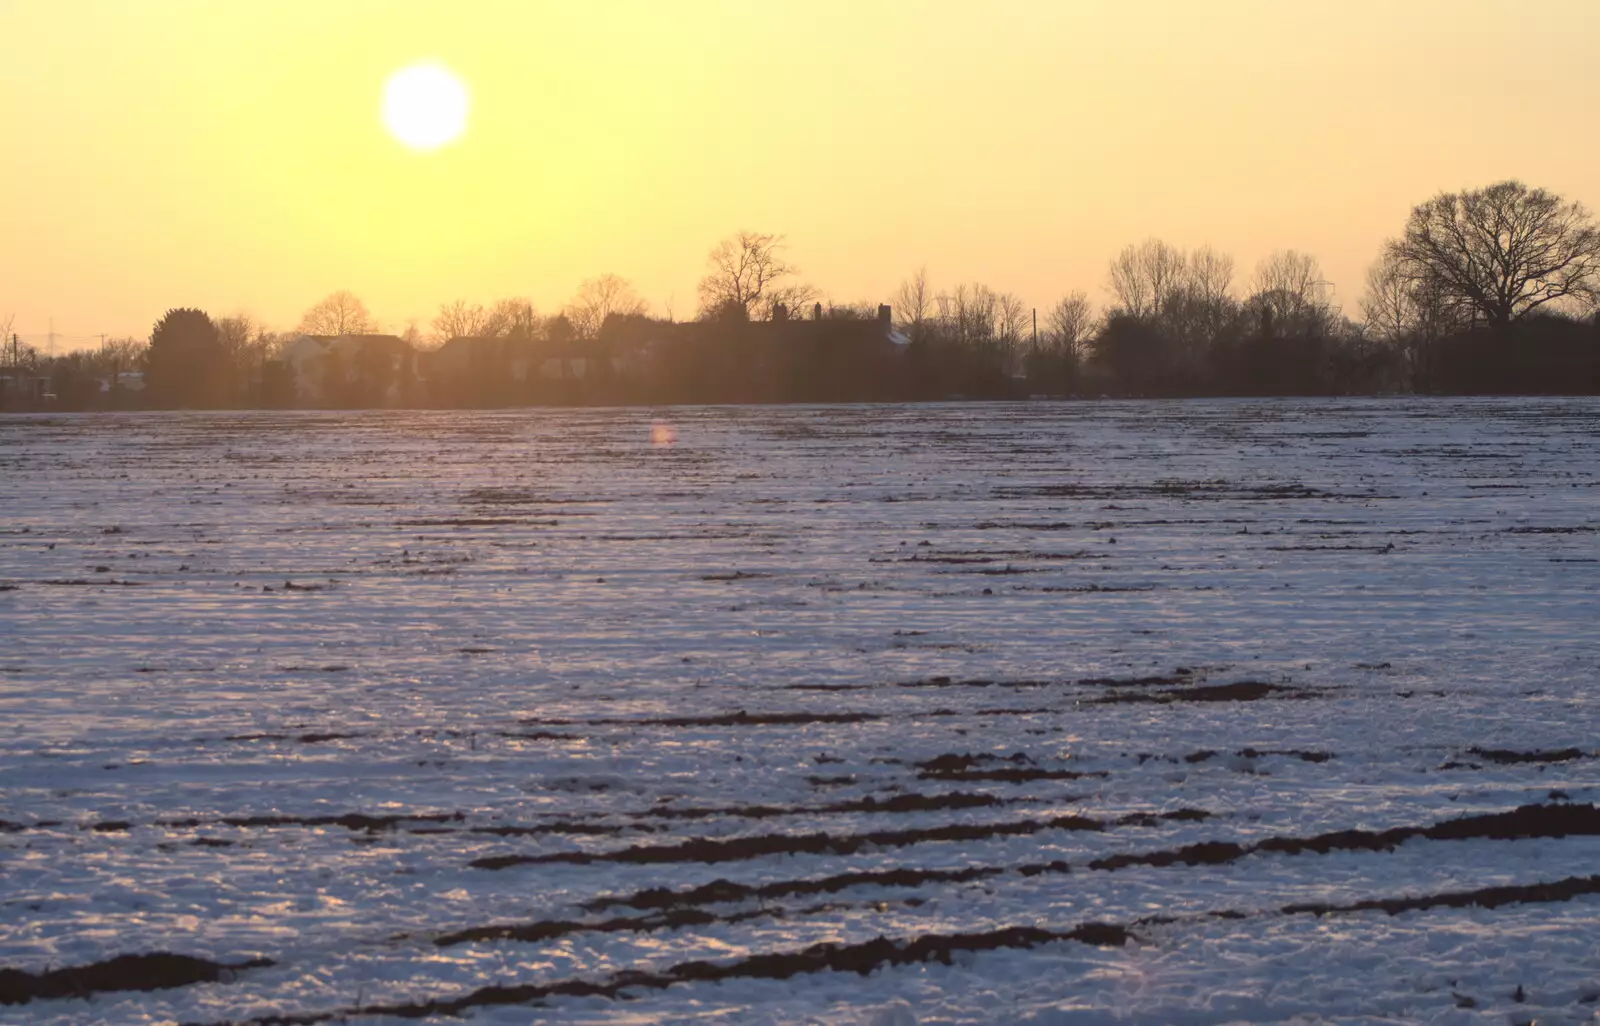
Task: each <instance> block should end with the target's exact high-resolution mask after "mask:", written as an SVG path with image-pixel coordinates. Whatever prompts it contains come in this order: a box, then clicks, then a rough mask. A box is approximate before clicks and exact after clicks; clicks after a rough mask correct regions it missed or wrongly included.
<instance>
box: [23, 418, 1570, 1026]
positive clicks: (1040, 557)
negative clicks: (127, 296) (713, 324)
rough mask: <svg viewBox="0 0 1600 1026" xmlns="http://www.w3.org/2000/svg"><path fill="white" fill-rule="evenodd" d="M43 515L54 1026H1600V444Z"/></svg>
mask: <svg viewBox="0 0 1600 1026" xmlns="http://www.w3.org/2000/svg"><path fill="white" fill-rule="evenodd" d="M654 420H666V421H669V422H670V426H671V428H672V429H674V430H675V432H676V443H675V444H671V445H667V444H658V443H661V442H665V441H666V440H667V439H668V438H669V437H670V435H671V432H668V431H657V432H655V433H654V437H653V433H652V422H653V421H654ZM0 483H3V485H4V493H3V494H4V499H3V503H0V820H3V823H0V880H3V889H0V967H3V969H0V999H5V1000H11V1001H20V1000H21V999H23V998H26V997H32V998H33V1000H31V1001H30V1002H29V1003H27V1004H15V1003H13V1004H0V1019H4V1020H5V1021H15V1022H63V1023H64V1022H74V1023H76V1022H90V1021H106V1022H148V1023H154V1022H168V1021H179V1022H196V1023H216V1022H222V1021H235V1022H238V1021H246V1020H252V1019H255V1020H264V1021H270V1017H272V1016H284V1017H287V1018H286V1019H284V1020H280V1021H307V1022H309V1021H319V1019H326V1018H335V1017H339V1016H345V1015H348V1016H350V1017H351V1021H354V1022H371V1023H382V1022H385V1021H395V1022H398V1021H402V1019H401V1017H403V1016H411V1015H418V1014H428V1013H430V1012H431V1013H433V1014H435V1015H436V1016H437V1017H438V1018H439V1019H440V1020H441V1021H443V1020H444V1017H445V1016H447V1015H448V1014H451V1013H459V1014H462V1015H465V1016H468V1017H469V1018H470V1019H471V1020H473V1021H481V1022H489V1023H522V1022H528V1021H550V1022H562V1023H593V1022H632V1023H688V1022H691V1021H694V1022H700V1021H712V1022H725V1023H745V1022H756V1023H779V1022H784V1023H787V1022H805V1021H815V1022H826V1023H879V1024H883V1026H898V1024H903V1023H911V1022H919V1023H997V1022H1007V1023H1030V1024H1040V1026H1043V1024H1057V1023H1079V1022H1104V1021H1126V1022H1135V1023H1152V1024H1154V1023H1224V1022H1230V1021H1235V1020H1245V1021H1293V1022H1300V1023H1305V1022H1321V1021H1333V1020H1337V1021H1340V1022H1442V1023H1471V1022H1490V1023H1508V1022H1527V1021H1533V1020H1538V1021H1540V1022H1583V1021H1591V1020H1592V1019H1593V1017H1594V1013H1595V1010H1596V1008H1597V1004H1596V1001H1597V998H1600V933H1597V929H1596V924H1597V922H1600V877H1597V876H1595V875H1594V874H1597V873H1600V813H1597V811H1596V809H1595V807H1594V805H1593V804H1592V803H1593V802H1595V801H1596V797H1597V785H1600V762H1597V759H1596V755H1597V751H1596V749H1597V747H1600V742H1597V740H1596V736H1595V734H1596V729H1595V728H1596V724H1597V722H1600V718H1597V713H1600V703H1597V701H1596V697H1595V685H1596V680H1597V671H1600V638H1597V636H1596V626H1595V625H1596V624H1597V623H1600V562H1597V560H1600V533H1597V532H1600V403H1596V402H1593V401H1575V400H1524V401H1459V402H1458V401H1442V400H1423V399H1404V400H1395V401H1350V402H1343V401H1341V402H1331V401H1330V402H1179V403H1126V404H1124V403H1093V404H1072V405H1067V404H1032V405H1013V406H993V405H962V406H948V407H941V406H933V407H911V406H904V407H891V408H873V407H845V408H761V409H744V408H731V409H681V410H673V411H664V412H657V413H655V414H652V413H650V412H647V411H586V412H584V411H578V412H572V411H518V412H496V413H371V414H367V413H362V414H302V413H291V414H246V415H236V414H193V415H167V414H151V415H128V416H82V417H42V418H39V417H35V418H28V417H14V418H0ZM1519 808H1521V809H1522V811H1521V812H1514V811H1513V810H1517V809H1519ZM713 884H715V885H716V886H709V885H713ZM1540 885H1543V886H1540ZM1392 899H1393V900H1392ZM1400 899H1405V900H1400ZM1385 902H1387V904H1384V903H1385ZM1363 903H1365V904H1363ZM1308 906H1315V907H1308ZM1093 924H1098V925H1093ZM880 937H883V938H887V939H888V941H887V942H883V943H877V939H878V938H880ZM818 945H826V946H820V947H818ZM158 952H171V953H176V954H178V955H184V956H190V960H165V961H162V960H146V961H144V962H133V961H128V960H124V961H122V962H113V963H111V964H110V965H105V964H104V963H106V962H107V960H110V959H112V958H114V957H115V956H122V955H151V954H154V953H158ZM255 960H270V961H271V964H270V965H268V964H261V963H259V962H257V963H256V964H255V965H254V967H247V968H232V969H228V968H222V967H224V966H234V967H239V966H243V965H244V964H245V963H248V962H254V961H255ZM96 966H99V967H100V968H99V969H96V968H95V967H96ZM5 970H11V971H10V972H7V971H5ZM51 972H54V975H49V974H50V973H51ZM189 980H195V981H198V982H186V981H189ZM155 983H171V984H179V985H176V986H169V987H164V988H162V989H155V990H148V991H141V990H129V989H116V988H125V987H128V986H130V985H136V984H155ZM495 987H499V988H502V989H493V988H495ZM430 1002H432V1004H430ZM294 1017H301V1018H294Z"/></svg>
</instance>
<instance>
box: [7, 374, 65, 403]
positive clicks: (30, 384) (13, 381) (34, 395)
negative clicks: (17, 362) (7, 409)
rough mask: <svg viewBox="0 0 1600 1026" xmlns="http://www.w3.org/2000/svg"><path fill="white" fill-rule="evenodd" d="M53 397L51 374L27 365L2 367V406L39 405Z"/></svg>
mask: <svg viewBox="0 0 1600 1026" xmlns="http://www.w3.org/2000/svg"><path fill="white" fill-rule="evenodd" d="M53 399H55V394H54V393H53V392H52V391H51V389H50V377H49V375H47V374H40V373H39V372H38V371H36V370H34V369H33V368H31V367H27V366H12V367H0V406H17V407H23V406H37V405H39V404H40V403H45V402H49V401H51V400H53Z"/></svg>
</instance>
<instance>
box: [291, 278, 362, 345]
mask: <svg viewBox="0 0 1600 1026" xmlns="http://www.w3.org/2000/svg"><path fill="white" fill-rule="evenodd" d="M300 330H301V331H303V332H305V333H306V334H307V335H364V334H367V333H368V332H374V331H377V330H378V320H377V318H375V317H373V316H372V314H371V313H370V312H368V310H367V305H366V304H365V303H363V302H362V301H361V300H360V299H358V298H357V297H356V295H355V293H353V292H350V291H349V290H347V289H340V290H339V291H338V292H334V293H330V294H329V295H328V296H327V298H325V299H323V300H322V302H320V303H318V304H317V305H316V306H313V307H312V308H311V309H309V310H307V311H306V312H305V314H304V316H302V317H301V318H300Z"/></svg>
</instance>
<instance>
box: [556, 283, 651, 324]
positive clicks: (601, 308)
mask: <svg viewBox="0 0 1600 1026" xmlns="http://www.w3.org/2000/svg"><path fill="white" fill-rule="evenodd" d="M649 309H650V304H649V303H647V302H645V301H644V299H643V298H641V297H640V295H639V293H637V292H635V291H634V289H633V285H632V284H631V283H630V282H629V281H628V279H626V278H622V277H619V276H617V275H615V274H602V275H601V276H600V277H598V278H590V279H589V280H587V281H585V282H584V283H583V284H581V285H579V286H578V294H577V295H576V296H574V297H573V299H572V302H570V303H568V304H567V308H566V310H565V311H563V312H564V313H565V314H566V315H567V320H569V321H571V322H572V330H573V333H574V334H575V335H576V336H577V337H578V338H583V339H592V338H596V337H598V336H599V334H600V326H601V325H602V324H604V323H605V322H606V318H607V317H610V316H611V315H612V314H616V315H618V316H622V317H627V316H638V315H640V314H643V313H644V312H645V311H647V310H649Z"/></svg>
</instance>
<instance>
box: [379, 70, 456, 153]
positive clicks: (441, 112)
mask: <svg viewBox="0 0 1600 1026" xmlns="http://www.w3.org/2000/svg"><path fill="white" fill-rule="evenodd" d="M470 106H471V98H470V97H469V96H468V94H467V86H466V83H464V82H462V81H461V79H459V78H457V77H456V76H455V74H454V73H453V72H451V71H450V69H449V68H446V67H445V66H444V65H442V64H435V63H432V62H427V63H422V64H413V65H411V66H409V67H405V68H401V69H400V70H399V71H397V72H395V73H394V74H393V75H391V76H390V77H389V81H388V84H386V85H385V86H384V87H383V123H384V126H385V127H387V128H388V129H389V134H390V135H392V136H394V137H395V138H396V139H398V140H399V141H400V142H401V143H402V144H404V145H406V146H408V147H410V148H411V149H413V150H436V149H438V148H439V147H441V146H443V145H445V144H446V143H450V142H454V141H455V140H456V139H458V138H460V137H461V133H462V132H464V131H466V128H467V109H468V108H469V107H470Z"/></svg>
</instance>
